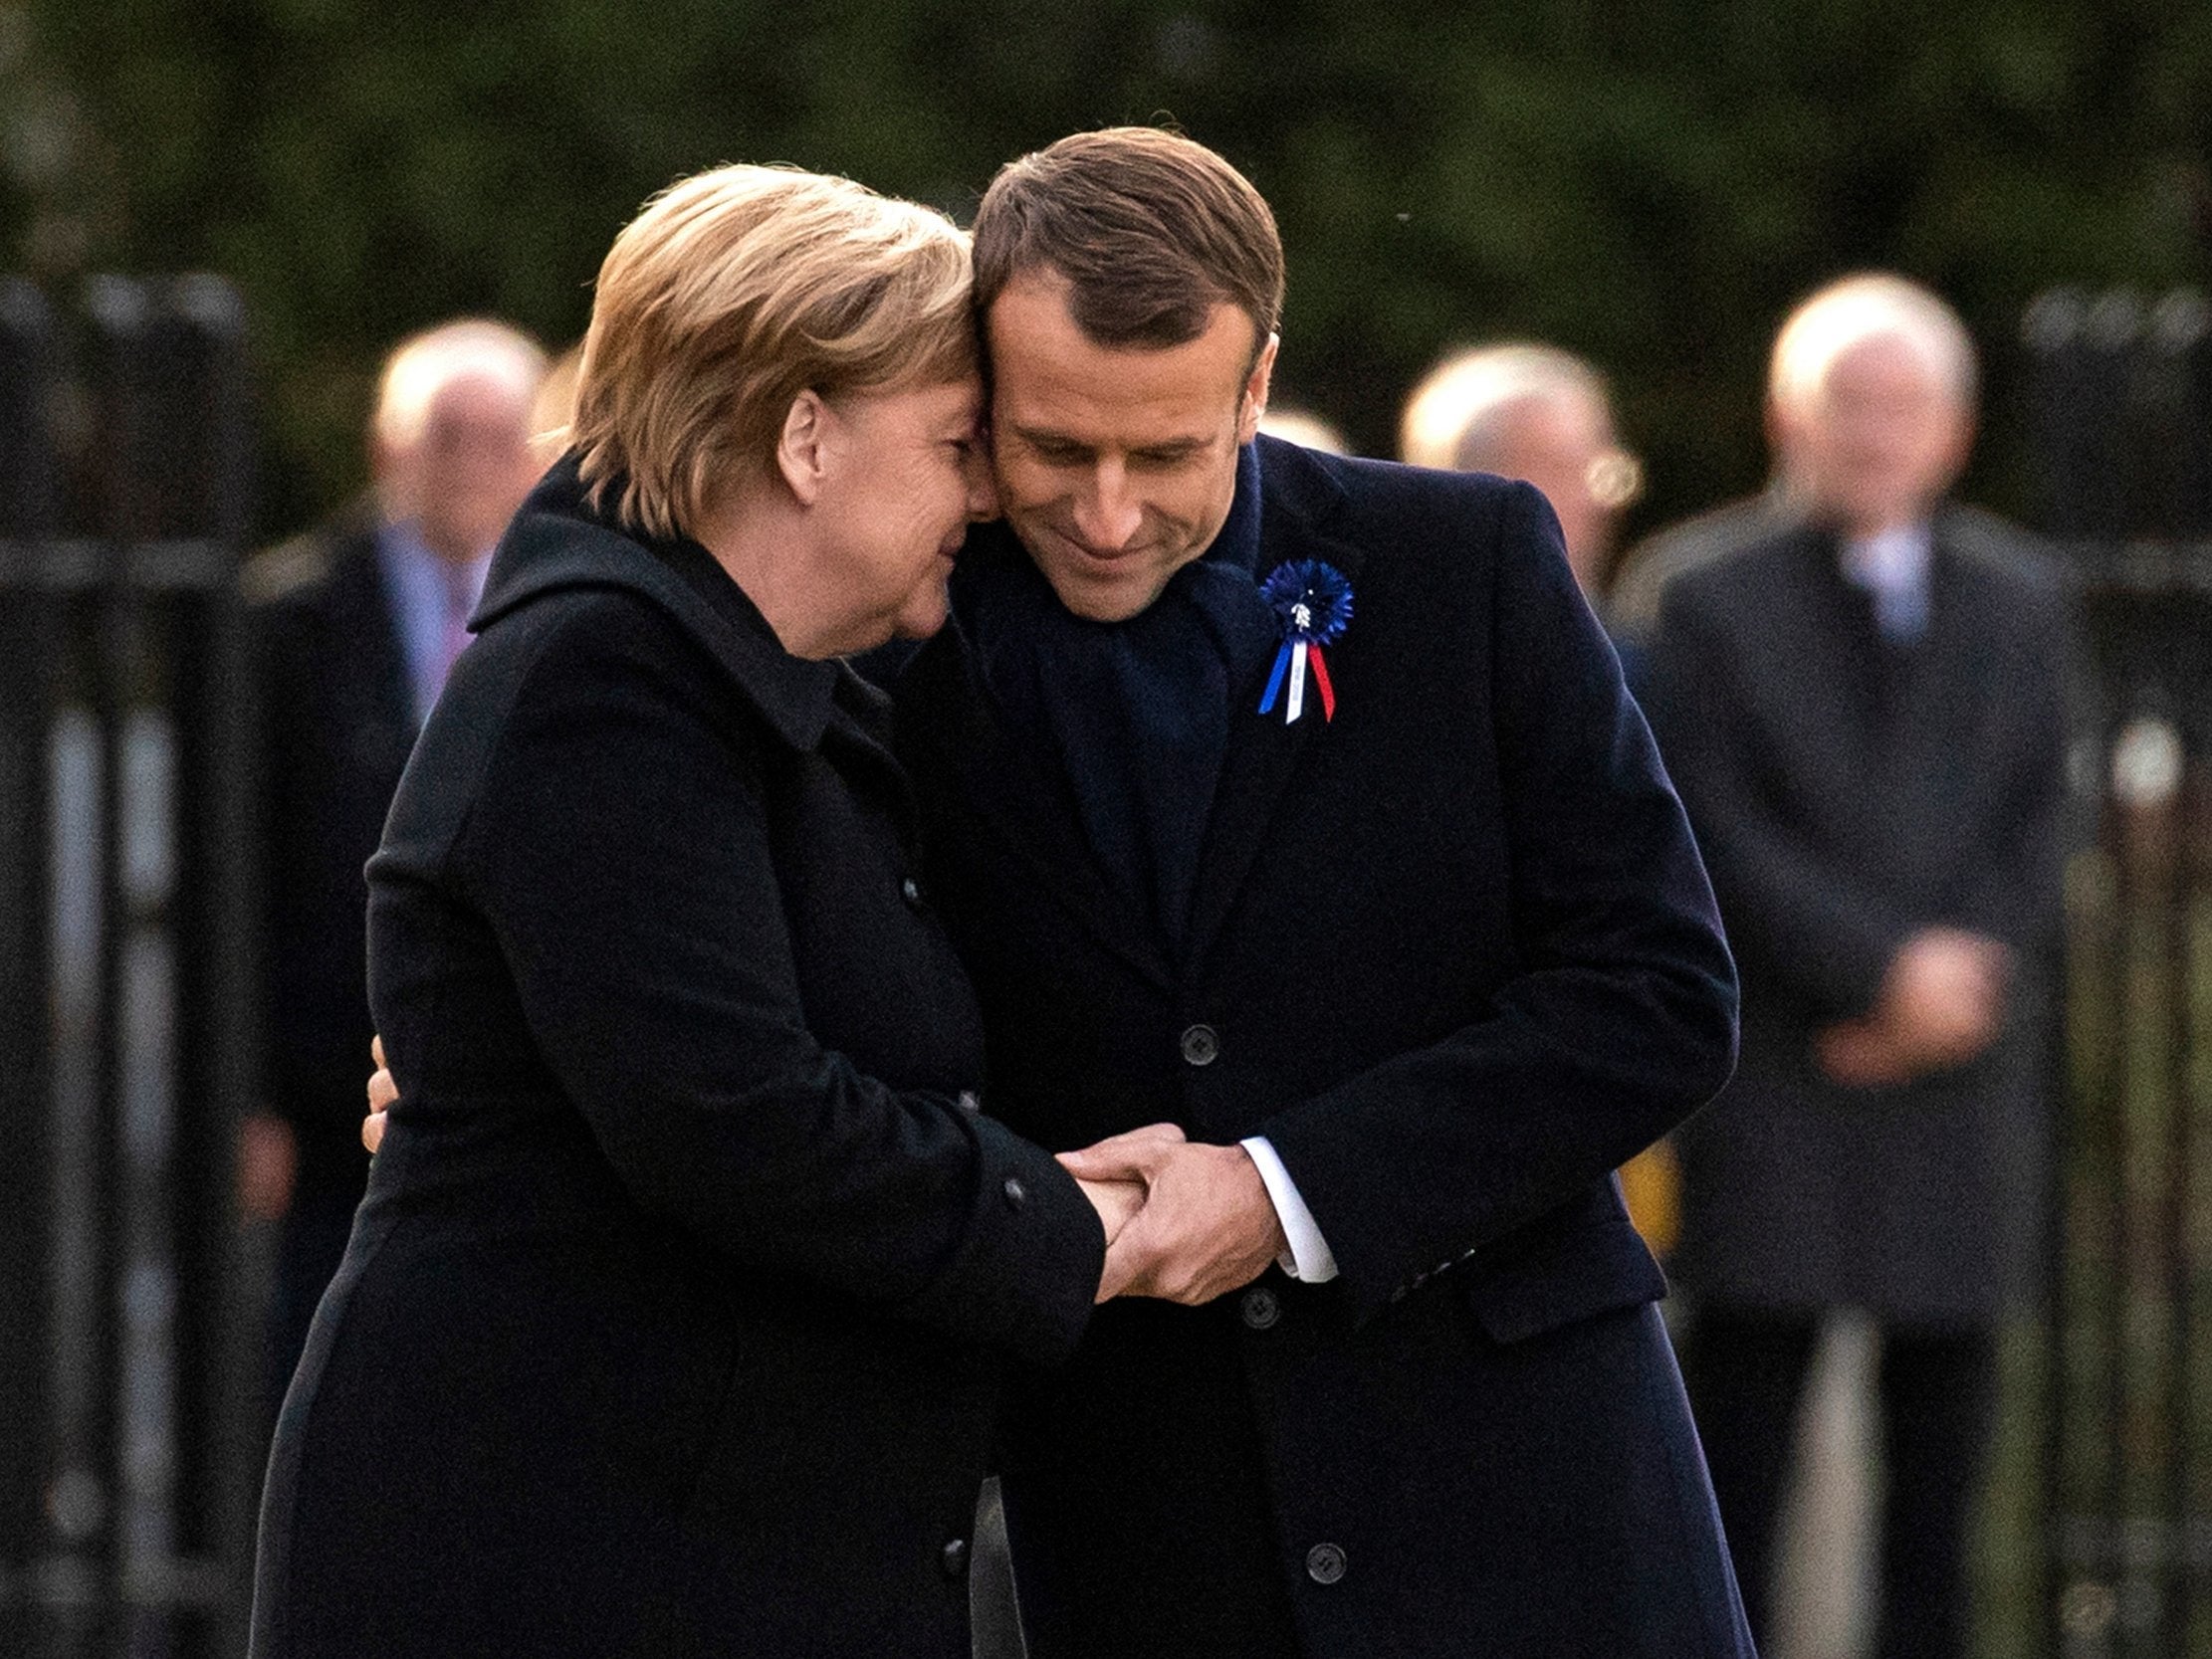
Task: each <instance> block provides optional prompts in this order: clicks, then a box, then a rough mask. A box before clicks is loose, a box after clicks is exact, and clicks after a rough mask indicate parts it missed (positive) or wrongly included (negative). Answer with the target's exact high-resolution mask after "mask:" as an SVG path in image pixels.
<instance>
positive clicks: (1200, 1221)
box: [1060, 1124, 1289, 1307]
mask: <svg viewBox="0 0 2212 1659" xmlns="http://www.w3.org/2000/svg"><path fill="white" fill-rule="evenodd" d="M1060 1162H1061V1163H1062V1164H1064V1165H1065V1166H1066V1167H1067V1169H1068V1171H1069V1173H1071V1174H1073V1175H1075V1176H1076V1177H1077V1178H1078V1179H1081V1180H1130V1179H1135V1180H1138V1181H1142V1182H1143V1183H1144V1188H1145V1202H1144V1207H1143V1208H1142V1209H1140V1210H1139V1211H1138V1212H1137V1214H1136V1216H1135V1217H1134V1218H1133V1219H1132V1220H1131V1221H1130V1222H1129V1224H1128V1225H1127V1226H1126V1227H1124V1228H1123V1229H1122V1231H1121V1235H1120V1236H1119V1237H1118V1238H1116V1239H1115V1240H1114V1242H1113V1245H1112V1247H1111V1248H1110V1249H1109V1250H1108V1251H1107V1252H1106V1276H1105V1279H1104V1281H1103V1282H1102V1283H1101V1284H1100V1285H1099V1288H1098V1300H1099V1301H1101V1302H1105V1301H1108V1300H1110V1299H1111V1298H1113V1297H1116V1296H1154V1297H1160V1298H1163V1299H1165V1300H1167V1301H1169V1302H1181V1303H1185V1304H1187V1305H1189V1306H1193V1307H1196V1306H1197V1305H1199V1304H1200V1303H1204V1302H1212V1301H1213V1300H1214V1299H1215V1298H1216V1297H1217V1296H1225V1295H1227V1294H1228V1293H1229V1292H1230V1291H1233V1290H1238V1289H1241V1288H1242V1287H1243V1286H1245V1285H1248V1284H1250V1283H1251V1282H1252V1281H1253V1280H1254V1279H1256V1278H1258V1277H1259V1276H1260V1275H1261V1274H1262V1273H1264V1272H1266V1271H1267V1268H1268V1264H1270V1263H1271V1262H1273V1261H1274V1260H1275V1258H1276V1257H1277V1256H1279V1255H1281V1254H1282V1253H1283V1251H1285V1250H1286V1249H1288V1248H1289V1241H1288V1240H1286V1239H1285V1238H1284V1237H1283V1231H1282V1223H1281V1221H1280V1220H1279V1219H1277V1217H1276V1215H1275V1206H1274V1202H1273V1201H1272V1200H1271V1199H1270V1198H1269V1197H1268V1196H1267V1187H1266V1183H1265V1182H1263V1181H1262V1180H1261V1179H1260V1178H1259V1169H1258V1166H1257V1165H1255V1164H1254V1163H1253V1162H1252V1159H1251V1154H1250V1153H1249V1152H1247V1151H1245V1150H1244V1148H1243V1147H1241V1146H1210V1145H1193V1144H1191V1143H1190V1142H1188V1141H1185V1140H1184V1139H1183V1133H1182V1131H1180V1130H1178V1129H1176V1128H1175V1126H1174V1125H1172V1124H1158V1125H1154V1126H1153V1127H1151V1128H1149V1129H1141V1130H1133V1131H1131V1132H1130V1133H1129V1134H1127V1135H1117V1136H1115V1137H1114V1138H1113V1139H1111V1140H1109V1141H1100V1142H1099V1143H1098V1144H1097V1145H1095V1146H1090V1147H1086V1148H1085V1149H1084V1150H1082V1151H1079V1152H1063V1153H1061V1154H1060Z"/></svg>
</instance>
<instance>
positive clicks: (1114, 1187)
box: [1075, 1180, 1145, 1248]
mask: <svg viewBox="0 0 2212 1659" xmlns="http://www.w3.org/2000/svg"><path fill="white" fill-rule="evenodd" d="M1075 1184H1076V1185H1077V1186H1079V1187H1081V1188H1082V1189H1083V1196H1084V1197H1086V1198H1088V1199H1089V1200H1090V1201H1091V1208H1092V1209H1094V1210H1096V1211H1098V1219H1099V1220H1100V1221H1101V1222H1103V1223H1104V1224H1105V1227H1106V1243H1107V1246H1108V1248H1111V1247H1112V1245H1113V1242H1114V1240H1116V1239H1117V1238H1119V1237H1121V1230H1122V1229H1123V1228H1124V1227H1126V1226H1128V1225H1129V1223H1130V1222H1131V1221H1132V1220H1133V1219H1135V1217H1136V1214H1137V1212H1138V1211H1139V1210H1141V1209H1143V1208H1144V1207H1145V1184H1144V1182H1142V1181H1086V1180H1078V1181H1077V1182H1076V1183H1075Z"/></svg>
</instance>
